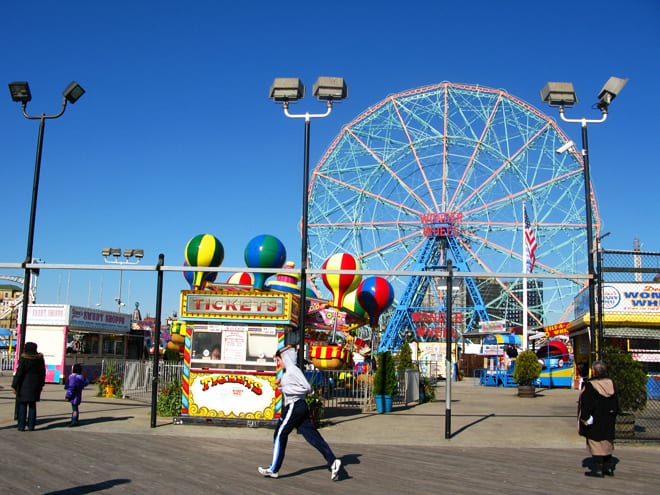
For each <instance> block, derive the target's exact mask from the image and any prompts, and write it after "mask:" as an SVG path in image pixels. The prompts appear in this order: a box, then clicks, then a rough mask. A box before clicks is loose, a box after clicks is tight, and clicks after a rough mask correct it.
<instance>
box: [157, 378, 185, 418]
mask: <svg viewBox="0 0 660 495" xmlns="http://www.w3.org/2000/svg"><path fill="white" fill-rule="evenodd" d="M181 393H182V391H181V382H179V381H176V382H175V381H172V382H168V383H165V384H164V385H163V387H162V388H161V390H160V394H158V406H157V407H156V412H157V413H158V416H179V415H180V414H181Z"/></svg>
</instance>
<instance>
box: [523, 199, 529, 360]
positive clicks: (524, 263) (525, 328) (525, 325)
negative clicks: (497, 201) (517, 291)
mask: <svg viewBox="0 0 660 495" xmlns="http://www.w3.org/2000/svg"><path fill="white" fill-rule="evenodd" d="M522 207H523V222H522V224H523V235H522V244H523V245H522V252H523V255H522V263H523V266H522V272H523V273H527V265H528V262H527V242H526V240H525V236H526V232H525V215H526V214H527V212H526V210H525V201H523V204H522ZM522 299H523V306H522V308H523V311H522V318H523V321H522V325H523V330H522V348H523V351H526V350H527V331H528V329H527V279H526V278H523V279H522Z"/></svg>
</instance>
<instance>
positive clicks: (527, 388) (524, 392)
mask: <svg viewBox="0 0 660 495" xmlns="http://www.w3.org/2000/svg"><path fill="white" fill-rule="evenodd" d="M518 397H536V387H535V386H534V385H518Z"/></svg>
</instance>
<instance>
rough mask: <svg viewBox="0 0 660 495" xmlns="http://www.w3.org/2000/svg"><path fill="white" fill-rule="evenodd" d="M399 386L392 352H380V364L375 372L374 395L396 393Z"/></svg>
mask: <svg viewBox="0 0 660 495" xmlns="http://www.w3.org/2000/svg"><path fill="white" fill-rule="evenodd" d="M398 388H399V381H398V380H397V376H396V368H395V365H394V357H392V353H391V352H389V351H387V352H381V353H379V354H378V366H377V367H376V373H375V374H374V395H395V394H396V391H397V389H398Z"/></svg>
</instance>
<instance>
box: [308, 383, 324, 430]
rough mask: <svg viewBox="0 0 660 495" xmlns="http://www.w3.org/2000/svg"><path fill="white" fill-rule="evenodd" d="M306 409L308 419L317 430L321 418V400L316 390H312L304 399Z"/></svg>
mask: <svg viewBox="0 0 660 495" xmlns="http://www.w3.org/2000/svg"><path fill="white" fill-rule="evenodd" d="M305 402H306V403H307V409H309V419H311V421H312V423H314V426H316V427H317V428H319V427H320V426H321V418H323V399H321V395H320V394H319V392H318V390H316V389H314V390H312V392H311V393H310V394H307V396H306V397H305Z"/></svg>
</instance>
